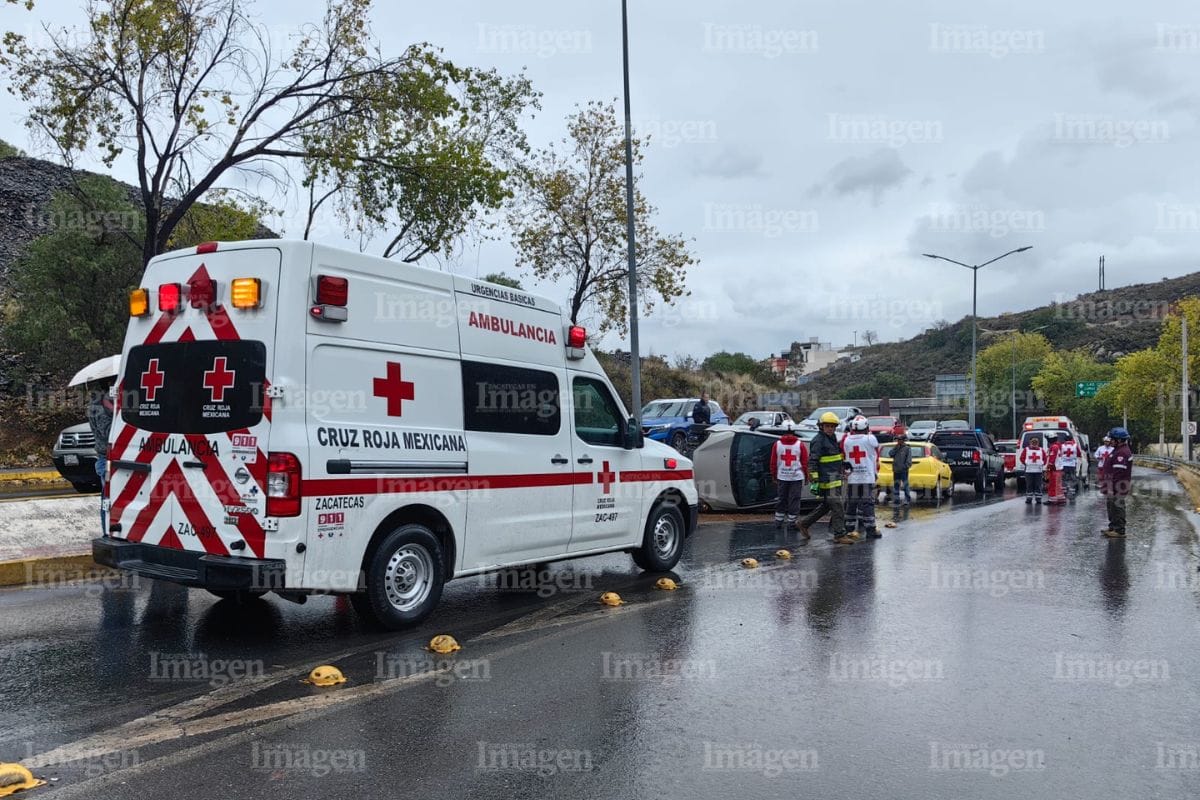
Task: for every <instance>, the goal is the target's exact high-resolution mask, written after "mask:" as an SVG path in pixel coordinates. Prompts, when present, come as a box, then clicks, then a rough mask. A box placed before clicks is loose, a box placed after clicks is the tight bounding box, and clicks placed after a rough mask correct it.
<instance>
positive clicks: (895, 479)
mask: <svg viewBox="0 0 1200 800" xmlns="http://www.w3.org/2000/svg"><path fill="white" fill-rule="evenodd" d="M901 490H903V491H904V505H908V504H909V503H911V502H912V495H911V494H909V492H908V473H907V472H897V473H895V474H894V475H892V502H893V503H894V504H895V505H900V491H901Z"/></svg>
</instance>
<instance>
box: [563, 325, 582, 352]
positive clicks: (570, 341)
mask: <svg viewBox="0 0 1200 800" xmlns="http://www.w3.org/2000/svg"><path fill="white" fill-rule="evenodd" d="M586 344H587V329H586V328H584V327H583V326H582V325H572V326H571V329H570V330H569V331H567V347H583V346H584V345H586Z"/></svg>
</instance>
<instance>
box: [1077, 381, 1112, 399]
mask: <svg viewBox="0 0 1200 800" xmlns="http://www.w3.org/2000/svg"><path fill="white" fill-rule="evenodd" d="M1107 383H1108V381H1079V382H1078V383H1076V384H1075V396H1076V397H1095V396H1096V393H1097V392H1099V391H1100V387H1101V386H1104V385H1105V384H1107Z"/></svg>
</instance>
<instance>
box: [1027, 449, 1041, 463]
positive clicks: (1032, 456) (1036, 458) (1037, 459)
mask: <svg viewBox="0 0 1200 800" xmlns="http://www.w3.org/2000/svg"><path fill="white" fill-rule="evenodd" d="M1029 461H1030V462H1031V463H1033V464H1040V463H1042V451H1041V450H1031V451H1029Z"/></svg>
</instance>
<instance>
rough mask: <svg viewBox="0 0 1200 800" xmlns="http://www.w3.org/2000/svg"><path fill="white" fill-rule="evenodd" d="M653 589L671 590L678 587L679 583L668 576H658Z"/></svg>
mask: <svg viewBox="0 0 1200 800" xmlns="http://www.w3.org/2000/svg"><path fill="white" fill-rule="evenodd" d="M654 588H655V589H662V590H663V591H664V592H673V591H675V590H676V589H678V588H679V584H678V583H676V582H675V581H673V580H671V579H670V578H659V579H658V580H656V581H655V582H654Z"/></svg>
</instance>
